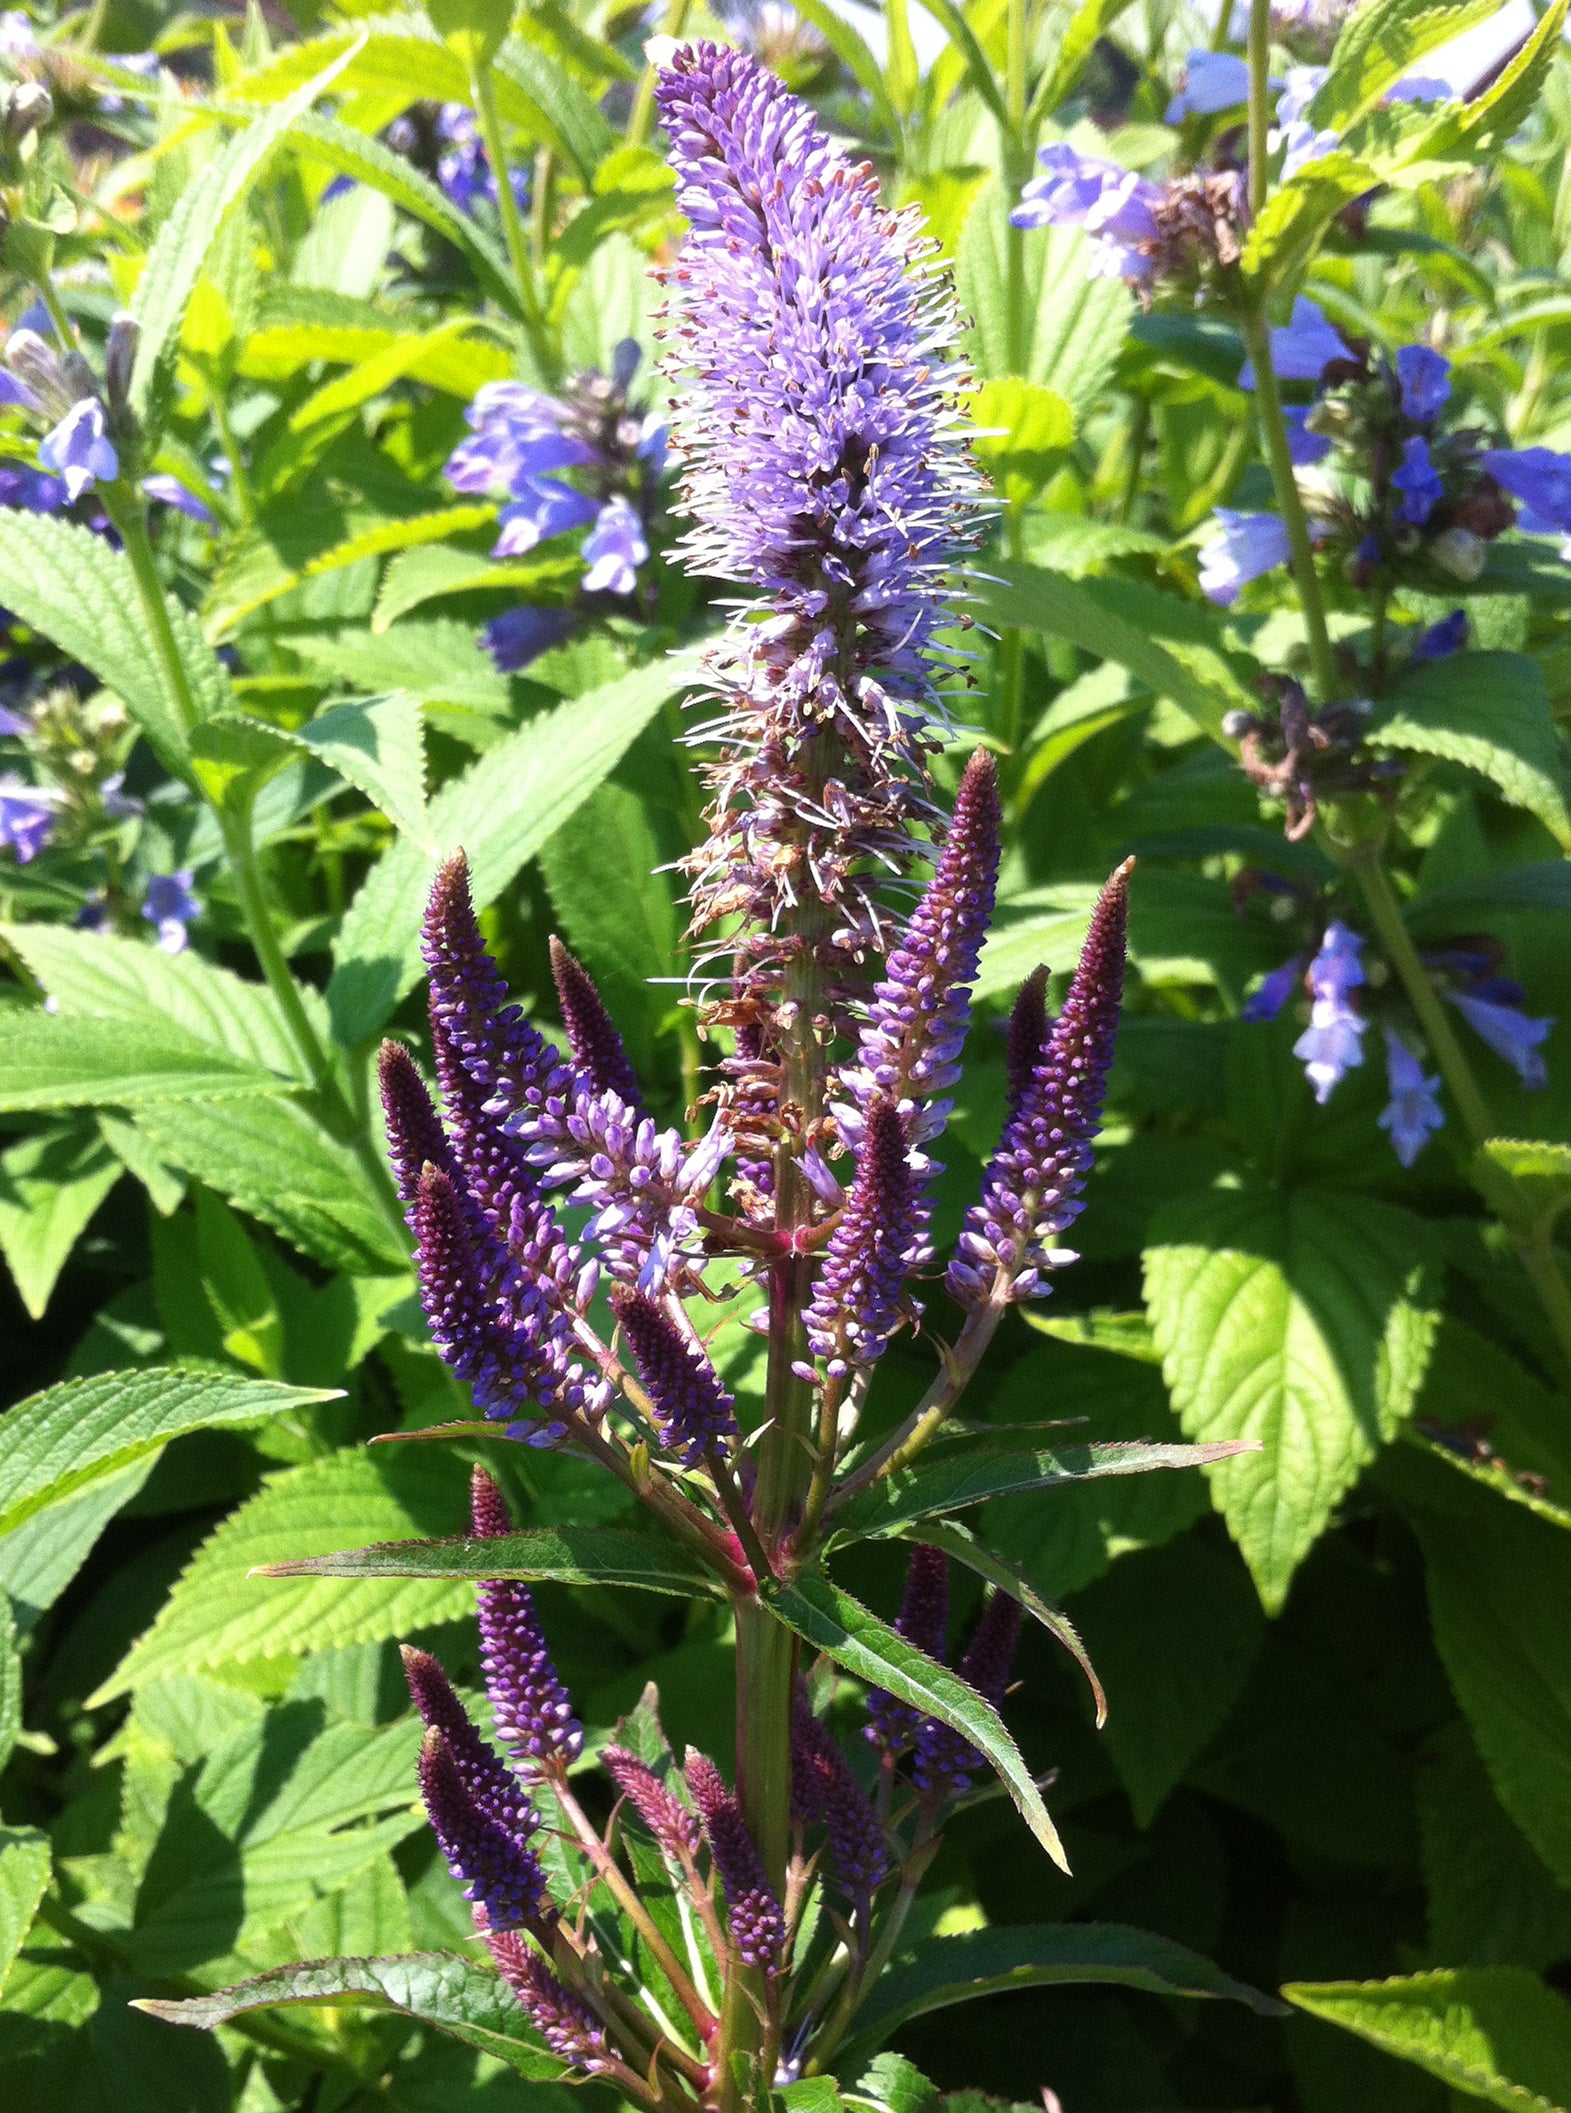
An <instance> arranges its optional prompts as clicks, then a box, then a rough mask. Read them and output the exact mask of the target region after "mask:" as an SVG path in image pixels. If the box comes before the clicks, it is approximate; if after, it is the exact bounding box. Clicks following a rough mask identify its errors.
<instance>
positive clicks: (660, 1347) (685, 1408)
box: [611, 1285, 737, 1461]
mask: <svg viewBox="0 0 1571 2113" xmlns="http://www.w3.org/2000/svg"><path fill="white" fill-rule="evenodd" d="M611 1304H612V1306H613V1307H614V1308H615V1309H616V1317H617V1319H618V1320H619V1321H620V1322H621V1324H622V1332H623V1334H624V1335H625V1336H626V1337H627V1341H628V1344H629V1346H630V1348H631V1349H632V1352H633V1358H634V1361H635V1363H636V1364H637V1366H638V1371H639V1376H640V1378H641V1379H642V1380H643V1382H644V1385H645V1387H646V1388H647V1389H648V1393H649V1399H650V1402H651V1404H652V1406H653V1408H654V1413H655V1420H656V1422H657V1423H658V1424H659V1426H660V1431H661V1435H662V1437H663V1438H664V1439H665V1441H666V1443H667V1444H668V1445H669V1446H670V1447H671V1449H672V1451H673V1452H674V1453H676V1454H677V1456H678V1457H679V1458H680V1459H683V1460H686V1461H694V1460H699V1459H701V1458H702V1457H703V1455H704V1454H705V1453H707V1452H710V1451H712V1450H713V1449H714V1448H715V1447H717V1446H725V1445H729V1444H731V1443H732V1442H733V1441H734V1440H735V1438H736V1436H737V1428H736V1404H735V1402H734V1401H733V1400H732V1398H731V1395H730V1394H729V1392H728V1391H727V1390H726V1387H725V1385H724V1383H723V1382H722V1380H721V1378H720V1375H719V1373H718V1372H717V1371H716V1370H715V1368H714V1366H713V1365H712V1364H711V1363H710V1361H709V1354H708V1352H707V1351H706V1350H705V1349H704V1347H703V1345H702V1343H698V1342H695V1341H693V1340H692V1339H691V1338H689V1337H688V1336H685V1335H683V1334H682V1332H681V1331H680V1329H678V1327H677V1325H676V1323H675V1322H674V1321H673V1320H672V1319H671V1317H670V1315H669V1314H667V1313H666V1312H665V1310H664V1309H663V1308H662V1307H660V1306H657V1305H656V1304H655V1302H654V1300H653V1299H650V1298H646V1297H645V1296H644V1294H643V1293H642V1292H641V1291H629V1290H627V1289H626V1288H625V1287H624V1286H621V1285H618V1286H617V1288H616V1289H615V1290H614V1291H613V1292H612V1294H611Z"/></svg>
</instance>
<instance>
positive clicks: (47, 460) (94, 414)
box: [38, 396, 120, 500]
mask: <svg viewBox="0 0 1571 2113" xmlns="http://www.w3.org/2000/svg"><path fill="white" fill-rule="evenodd" d="M38 460H39V462H40V463H41V464H42V466H43V467H44V468H45V469H46V470H53V471H54V473H55V475H56V476H58V477H60V478H62V479H63V480H64V482H65V488H66V496H67V497H68V498H70V499H73V500H75V499H80V498H81V496H82V494H83V493H84V492H86V491H90V490H91V489H92V487H93V486H94V485H95V484H96V483H98V482H99V481H100V480H102V481H103V482H104V483H105V484H110V483H113V481H114V479H115V478H116V477H118V476H119V474H120V457H119V456H118V455H117V454H116V453H115V451H114V448H113V446H112V445H111V443H110V441H109V438H108V436H107V434H106V433H105V430H104V407H103V405H102V404H101V403H100V402H99V401H98V398H97V397H96V396H84V397H83V398H82V400H81V401H80V402H79V403H74V404H73V405H72V406H71V408H70V410H69V411H67V413H66V414H65V416H64V418H62V419H61V421H60V423H59V424H58V425H57V426H55V427H54V428H53V429H52V430H51V431H50V432H48V433H46V434H45V435H44V437H43V439H42V440H41V441H39V443H38Z"/></svg>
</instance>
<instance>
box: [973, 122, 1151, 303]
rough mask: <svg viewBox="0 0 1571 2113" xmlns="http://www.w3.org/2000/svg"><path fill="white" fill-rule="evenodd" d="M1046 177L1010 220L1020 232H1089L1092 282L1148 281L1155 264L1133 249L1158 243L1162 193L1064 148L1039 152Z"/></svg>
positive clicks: (1032, 186)
mask: <svg viewBox="0 0 1571 2113" xmlns="http://www.w3.org/2000/svg"><path fill="white" fill-rule="evenodd" d="M1036 158H1037V160H1038V161H1039V162H1040V163H1041V166H1042V170H1043V173H1042V174H1041V175H1040V176H1033V177H1032V178H1031V180H1030V182H1029V183H1028V184H1027V185H1026V186H1025V189H1024V190H1023V191H1022V192H1021V194H1020V203H1019V204H1018V205H1017V206H1016V207H1015V208H1014V210H1013V212H1012V213H1011V214H1010V216H1009V217H1010V219H1011V220H1012V221H1013V222H1014V224H1015V226H1016V227H1025V228H1032V227H1083V228H1084V229H1085V231H1086V233H1087V234H1088V235H1089V236H1090V237H1091V240H1092V246H1093V254H1092V257H1091V259H1090V263H1089V266H1088V269H1089V273H1090V276H1091V277H1092V278H1127V279H1140V278H1144V277H1147V276H1148V275H1149V273H1150V270H1151V265H1150V262H1149V260H1148V259H1147V258H1145V257H1142V256H1141V255H1140V254H1139V252H1138V251H1135V250H1132V249H1130V248H1128V247H1127V245H1128V244H1130V243H1132V242H1150V241H1153V240H1154V239H1155V238H1156V235H1157V232H1158V230H1157V223H1156V212H1155V208H1156V207H1157V206H1158V205H1160V204H1161V202H1162V191H1161V187H1160V186H1159V185H1157V184H1154V183H1148V182H1147V181H1146V179H1145V178H1144V177H1143V176H1137V175H1136V174H1135V172H1134V170H1133V169H1121V168H1120V167H1119V166H1118V164H1117V163H1116V162H1111V161H1100V160H1098V159H1097V157H1096V156H1095V155H1094V154H1080V153H1077V152H1076V150H1075V149H1074V148H1073V147H1071V146H1067V145H1065V144H1063V143H1060V144H1058V145H1056V146H1051V147H1042V148H1040V149H1039V150H1038V152H1037V157H1036Z"/></svg>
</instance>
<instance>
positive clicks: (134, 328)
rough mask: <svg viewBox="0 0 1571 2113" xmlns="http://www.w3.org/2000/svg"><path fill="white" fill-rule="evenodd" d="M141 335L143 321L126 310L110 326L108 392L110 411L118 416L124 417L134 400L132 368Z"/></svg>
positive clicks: (106, 371)
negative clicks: (128, 313)
mask: <svg viewBox="0 0 1571 2113" xmlns="http://www.w3.org/2000/svg"><path fill="white" fill-rule="evenodd" d="M141 336H142V326H141V324H140V323H139V322H138V321H137V320H136V317H135V316H133V315H127V314H126V313H125V311H124V310H122V311H121V313H120V314H119V315H117V316H116V317H115V319H114V321H113V322H112V323H111V324H110V326H109V342H108V344H107V345H106V346H105V348H104V395H105V396H106V397H107V399H108V402H109V410H110V413H111V415H112V416H113V417H114V418H116V419H119V418H123V417H124V415H125V410H126V405H127V404H128V402H129V401H130V396H131V370H132V369H133V368H134V367H135V365H136V348H137V345H138V343H139V342H140V340H141Z"/></svg>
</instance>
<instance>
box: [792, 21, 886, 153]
mask: <svg viewBox="0 0 1571 2113" xmlns="http://www.w3.org/2000/svg"><path fill="white" fill-rule="evenodd" d="M801 14H802V17H803V19H804V20H805V21H808V22H811V23H812V25H813V27H814V29H816V30H817V31H818V34H819V35H820V36H821V37H822V38H823V40H824V42H825V43H826V44H827V45H828V46H829V48H830V50H831V51H832V52H833V53H834V54H835V57H836V58H837V59H839V61H840V63H841V64H842V65H843V66H844V67H845V69H846V71H847V72H848V73H849V74H850V75H851V76H852V78H853V79H854V80H855V81H856V82H857V83H858V85H859V86H860V87H861V89H862V90H863V92H864V94H865V95H866V96H867V98H868V101H869V103H870V105H871V108H872V116H873V120H874V122H875V124H876V125H877V126H878V128H879V130H880V131H882V132H884V133H885V134H887V135H888V136H889V137H890V138H891V139H898V138H899V137H900V116H899V113H898V111H897V110H896V109H895V106H894V104H893V103H892V102H891V101H890V97H889V88H888V84H887V83H886V82H885V80H884V69H883V67H882V66H880V65H879V63H878V60H877V59H876V58H875V57H874V56H873V52H872V50H871V48H870V46H869V45H868V42H867V39H866V38H865V37H864V36H863V35H862V32H861V31H860V30H859V29H858V28H857V27H856V25H855V23H854V22H852V21H851V20H850V18H849V17H848V16H846V15H844V14H837V13H836V11H835V9H834V8H832V7H830V6H829V5H828V4H827V0H803V4H802V8H801Z"/></svg>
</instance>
